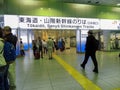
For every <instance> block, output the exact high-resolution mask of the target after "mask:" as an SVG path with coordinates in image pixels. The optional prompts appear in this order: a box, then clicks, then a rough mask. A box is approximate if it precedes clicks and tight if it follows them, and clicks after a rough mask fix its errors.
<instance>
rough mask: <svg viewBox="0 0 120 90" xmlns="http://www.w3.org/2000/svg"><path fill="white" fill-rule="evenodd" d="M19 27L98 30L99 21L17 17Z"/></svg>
mask: <svg viewBox="0 0 120 90" xmlns="http://www.w3.org/2000/svg"><path fill="white" fill-rule="evenodd" d="M19 27H20V28H28V29H29V28H30V29H92V30H93V29H99V19H88V18H70V17H69V18H67V17H41V16H39V17H36V16H19Z"/></svg>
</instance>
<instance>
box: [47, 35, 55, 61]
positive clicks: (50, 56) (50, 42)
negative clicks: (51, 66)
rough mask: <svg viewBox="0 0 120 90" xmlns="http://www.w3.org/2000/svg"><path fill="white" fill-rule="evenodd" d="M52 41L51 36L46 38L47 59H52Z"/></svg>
mask: <svg viewBox="0 0 120 90" xmlns="http://www.w3.org/2000/svg"><path fill="white" fill-rule="evenodd" d="M53 47H54V42H53V40H52V38H51V37H49V38H48V41H47V48H48V56H49V60H50V59H52V52H53Z"/></svg>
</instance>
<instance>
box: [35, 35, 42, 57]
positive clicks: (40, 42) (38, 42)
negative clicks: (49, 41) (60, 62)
mask: <svg viewBox="0 0 120 90" xmlns="http://www.w3.org/2000/svg"><path fill="white" fill-rule="evenodd" d="M36 46H37V49H38V50H39V52H40V57H41V58H43V42H42V39H41V37H38V39H37V41H36Z"/></svg>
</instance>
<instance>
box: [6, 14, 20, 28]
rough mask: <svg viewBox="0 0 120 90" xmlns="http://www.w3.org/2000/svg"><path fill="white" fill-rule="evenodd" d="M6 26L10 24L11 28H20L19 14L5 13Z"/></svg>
mask: <svg viewBox="0 0 120 90" xmlns="http://www.w3.org/2000/svg"><path fill="white" fill-rule="evenodd" d="M4 26H10V27H11V28H18V16H17V15H4Z"/></svg>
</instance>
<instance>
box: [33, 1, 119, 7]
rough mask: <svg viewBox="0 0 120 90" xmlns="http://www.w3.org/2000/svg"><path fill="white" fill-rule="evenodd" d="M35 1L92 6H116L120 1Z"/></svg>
mask: <svg viewBox="0 0 120 90" xmlns="http://www.w3.org/2000/svg"><path fill="white" fill-rule="evenodd" d="M35 1H58V2H65V3H80V4H92V5H93V4H94V5H107V6H117V4H118V3H119V4H120V0H35Z"/></svg>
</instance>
